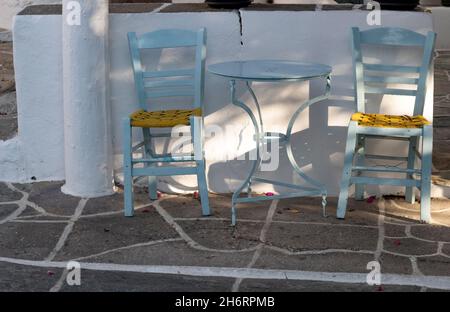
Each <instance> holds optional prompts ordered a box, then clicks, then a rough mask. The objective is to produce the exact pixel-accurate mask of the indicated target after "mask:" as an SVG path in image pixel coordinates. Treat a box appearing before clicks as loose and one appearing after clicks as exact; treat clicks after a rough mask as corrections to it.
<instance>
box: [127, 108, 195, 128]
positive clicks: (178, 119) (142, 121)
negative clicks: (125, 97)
mask: <svg viewBox="0 0 450 312" xmlns="http://www.w3.org/2000/svg"><path fill="white" fill-rule="evenodd" d="M201 115H202V110H201V108H196V109H171V110H163V111H154V112H147V111H145V110H143V109H141V110H138V111H135V112H134V113H132V114H131V115H130V119H131V125H132V126H134V127H142V128H165V127H174V126H176V125H186V126H188V125H190V120H189V118H190V117H191V116H201Z"/></svg>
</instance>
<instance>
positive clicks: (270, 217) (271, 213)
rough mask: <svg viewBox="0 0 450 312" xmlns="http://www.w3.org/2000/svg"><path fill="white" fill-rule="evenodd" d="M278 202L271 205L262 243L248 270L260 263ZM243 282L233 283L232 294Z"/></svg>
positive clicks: (261, 237)
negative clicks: (257, 262)
mask: <svg viewBox="0 0 450 312" xmlns="http://www.w3.org/2000/svg"><path fill="white" fill-rule="evenodd" d="M278 202H279V201H278V200H277V199H276V200H274V201H272V203H271V204H270V207H269V210H268V211H267V216H266V221H265V223H264V225H263V228H262V229H261V233H260V234H259V241H260V243H259V244H258V246H256V250H255V253H254V254H253V257H252V259H251V260H250V262H249V263H248V265H247V268H252V267H253V266H254V265H255V263H256V261H258V259H259V257H260V256H261V253H262V251H263V248H264V245H265V243H266V236H267V231H269V228H270V224H271V223H272V220H273V215H274V214H275V210H277V205H278ZM242 281H243V279H242V278H237V279H236V281H235V282H234V283H233V286H232V287H231V291H232V292H237V291H239V286H240V285H241V283H242Z"/></svg>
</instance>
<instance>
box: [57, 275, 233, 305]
mask: <svg viewBox="0 0 450 312" xmlns="http://www.w3.org/2000/svg"><path fill="white" fill-rule="evenodd" d="M82 274H83V275H82V277H81V278H82V283H81V285H80V286H68V285H67V284H64V285H63V287H62V288H61V291H63V292H67V291H69V292H76V291H89V292H100V291H101V292H104V291H108V292H110V291H114V292H115V291H121V292H141V291H145V292H155V291H158V292H166V291H174V292H186V291H192V292H199V291H223V292H225V291H229V290H230V289H231V286H232V284H233V282H234V280H233V279H231V278H211V277H209V278H208V277H195V276H180V275H165V274H140V273H130V272H127V273H125V272H104V271H88V270H85V271H83V273H82ZM151 305H152V303H151V302H149V307H151Z"/></svg>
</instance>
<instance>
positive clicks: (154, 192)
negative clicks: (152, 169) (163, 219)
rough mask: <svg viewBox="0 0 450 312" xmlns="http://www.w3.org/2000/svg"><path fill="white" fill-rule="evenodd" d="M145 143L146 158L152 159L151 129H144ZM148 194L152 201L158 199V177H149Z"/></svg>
mask: <svg viewBox="0 0 450 312" xmlns="http://www.w3.org/2000/svg"><path fill="white" fill-rule="evenodd" d="M142 132H143V134H144V142H145V149H144V150H145V157H152V155H153V153H152V141H151V135H150V129H148V128H142ZM147 166H154V165H153V164H147ZM148 194H149V196H150V199H151V200H157V199H158V181H157V178H156V176H148Z"/></svg>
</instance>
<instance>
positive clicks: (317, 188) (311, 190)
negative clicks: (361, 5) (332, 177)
mask: <svg viewBox="0 0 450 312" xmlns="http://www.w3.org/2000/svg"><path fill="white" fill-rule="evenodd" d="M326 80H327V85H326V90H325V93H324V94H323V95H320V96H318V97H315V98H313V99H310V100H308V101H306V102H304V103H303V104H302V105H301V106H300V107H299V108H298V109H297V110H296V111H295V113H294V114H293V115H292V117H291V118H290V120H289V123H288V127H287V130H286V134H283V133H274V132H264V128H263V127H264V124H263V120H262V114H261V108H260V106H259V102H258V99H257V98H256V95H255V92H254V91H253V90H252V87H251V85H250V82H249V81H246V83H245V84H246V86H247V89H248V91H249V92H250V94H251V96H252V98H253V101H254V103H255V106H256V109H257V115H258V118H257V117H256V116H255V114H253V112H252V110H251V109H250V108H249V107H248V106H247V105H246V104H245V103H244V102H242V101H240V100H238V99H237V98H236V88H235V84H236V81H235V80H234V79H233V80H230V93H231V101H232V103H233V104H234V105H236V106H238V107H240V108H242V109H243V110H244V111H245V112H246V113H247V114H248V115H249V117H250V119H251V121H252V123H253V126H254V127H255V140H256V160H253V164H252V167H251V170H250V172H249V174H248V177H247V179H246V180H245V181H244V182H243V183H242V184H241V186H239V187H238V189H237V190H236V191H235V192H234V193H233V196H232V207H231V220H232V221H231V222H232V224H233V225H236V205H237V204H238V203H245V202H255V201H262V200H274V199H282V198H292V197H303V196H315V195H321V196H322V214H323V216H324V217H326V204H327V199H326V198H327V190H326V188H325V186H324V185H323V184H322V183H320V182H319V181H316V180H315V179H313V178H311V177H310V176H308V175H306V174H305V173H304V172H303V171H302V170H301V169H300V166H299V165H298V164H297V161H296V160H295V158H294V154H293V152H292V145H291V135H292V127H293V126H294V122H295V121H296V119H297V117H298V116H299V115H300V113H301V112H302V111H303V110H305V109H306V108H308V107H309V106H311V105H312V104H314V103H317V102H320V101H323V100H325V99H327V98H328V97H329V95H330V89H331V79H330V76H327V77H326ZM274 134H276V135H277V138H279V139H280V143H284V144H285V148H286V153H287V156H288V159H289V162H290V164H291V165H292V167H293V169H294V171H295V172H296V173H297V174H298V175H299V177H300V178H301V179H303V180H304V181H305V182H307V183H308V184H310V185H311V186H310V187H306V186H300V185H297V184H292V183H286V182H281V181H276V180H269V179H264V178H260V177H257V176H255V173H256V172H257V170H258V169H259V168H260V166H261V155H260V151H261V146H262V144H265V143H266V140H267V138H269V139H270V138H272V137H274ZM253 182H261V183H267V184H273V185H279V186H283V187H287V188H292V189H295V190H296V191H295V192H289V193H283V194H277V195H272V196H265V195H261V196H256V197H254V196H252V194H251V191H252V190H251V185H252V183H253ZM244 189H247V197H240V195H241V194H242V192H243V191H244Z"/></svg>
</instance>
